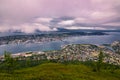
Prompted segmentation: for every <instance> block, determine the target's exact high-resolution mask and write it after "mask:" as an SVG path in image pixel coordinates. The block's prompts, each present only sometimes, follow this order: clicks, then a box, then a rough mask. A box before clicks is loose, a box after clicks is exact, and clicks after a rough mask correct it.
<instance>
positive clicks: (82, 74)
mask: <svg viewBox="0 0 120 80" xmlns="http://www.w3.org/2000/svg"><path fill="white" fill-rule="evenodd" d="M4 56H5V61H3V62H0V80H120V66H117V65H112V64H107V63H103V53H102V52H100V54H99V60H98V61H97V62H93V61H86V62H80V61H63V62H59V61H57V60H32V59H31V58H29V57H28V58H25V60H18V59H17V58H12V57H11V55H10V54H8V53H5V55H4Z"/></svg>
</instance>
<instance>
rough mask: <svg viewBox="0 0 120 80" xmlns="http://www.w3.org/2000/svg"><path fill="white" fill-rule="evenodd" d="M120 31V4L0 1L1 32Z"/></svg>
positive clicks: (107, 0)
mask: <svg viewBox="0 0 120 80" xmlns="http://www.w3.org/2000/svg"><path fill="white" fill-rule="evenodd" d="M57 28H65V29H102V30H104V29H120V0H0V32H7V31H21V32H25V33H33V32H35V30H40V31H57Z"/></svg>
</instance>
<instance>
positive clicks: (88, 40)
mask: <svg viewBox="0 0 120 80" xmlns="http://www.w3.org/2000/svg"><path fill="white" fill-rule="evenodd" d="M109 34H110V35H99V36H97V35H96V36H95V35H94V36H74V37H67V38H65V39H64V40H63V41H53V42H44V43H29V44H8V45H1V46H0V55H3V53H4V51H9V52H11V53H19V52H27V51H46V50H60V49H61V46H63V45H67V44H110V43H112V42H113V41H116V40H120V32H109Z"/></svg>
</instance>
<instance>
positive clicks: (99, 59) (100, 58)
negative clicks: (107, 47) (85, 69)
mask: <svg viewBox="0 0 120 80" xmlns="http://www.w3.org/2000/svg"><path fill="white" fill-rule="evenodd" d="M103 59H104V55H103V52H102V51H100V53H99V56H98V61H97V65H96V66H97V67H96V69H97V71H100V70H101V67H102V63H103Z"/></svg>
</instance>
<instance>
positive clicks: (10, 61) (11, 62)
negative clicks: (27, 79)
mask: <svg viewBox="0 0 120 80" xmlns="http://www.w3.org/2000/svg"><path fill="white" fill-rule="evenodd" d="M4 58H5V61H4V62H5V69H6V70H7V72H8V73H13V72H14V69H15V63H16V60H15V59H14V58H12V56H11V54H10V53H9V52H6V51H5V53H4Z"/></svg>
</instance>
